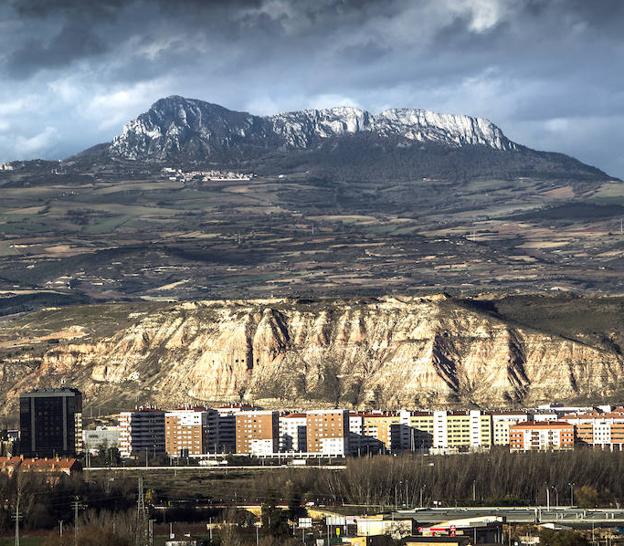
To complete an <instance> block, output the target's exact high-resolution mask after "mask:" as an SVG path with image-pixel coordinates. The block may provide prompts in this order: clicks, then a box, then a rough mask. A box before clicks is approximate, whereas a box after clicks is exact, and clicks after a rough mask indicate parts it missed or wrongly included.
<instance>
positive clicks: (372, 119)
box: [110, 96, 519, 160]
mask: <svg viewBox="0 0 624 546" xmlns="http://www.w3.org/2000/svg"><path fill="white" fill-rule="evenodd" d="M358 133H366V134H370V135H374V136H376V137H379V138H382V139H386V138H387V137H395V138H398V139H400V140H401V139H402V140H405V141H407V142H410V141H416V142H431V143H436V144H441V145H443V146H448V147H451V148H458V147H461V146H465V145H481V146H485V147H487V148H491V149H494V150H506V151H510V150H517V149H519V146H518V145H516V144H514V143H513V142H511V141H510V140H508V139H507V138H506V137H505V135H504V134H503V132H502V131H501V130H500V129H499V128H498V127H496V125H494V124H493V123H491V122H490V121H488V120H485V119H482V118H475V117H470V116H465V115H453V114H438V113H435V112H429V111H426V110H420V109H413V108H401V109H392V110H386V111H384V112H381V113H380V114H372V113H370V112H367V111H365V110H362V109H360V108H352V107H336V108H326V109H322V110H301V111H296V112H287V113H283V114H276V115H274V116H265V117H262V116H255V115H252V114H248V113H246V112H236V111H232V110H228V109H227V108H223V107H222V106H219V105H216V104H211V103H208V102H204V101H201V100H196V99H186V98H183V97H177V96H173V97H167V98H164V99H160V100H159V101H157V102H156V103H154V104H153V105H152V106H151V108H150V109H149V110H148V111H147V112H145V113H144V114H141V115H140V116H139V117H138V118H136V119H134V120H132V121H130V122H128V123H127V124H126V125H125V126H124V128H123V131H122V133H121V134H120V135H119V136H117V137H115V139H114V140H113V142H112V144H111V146H110V152H111V153H112V155H113V156H117V157H121V158H124V159H130V160H136V159H143V160H146V159H150V160H166V159H172V158H175V157H179V156H184V157H187V158H195V159H198V158H204V159H205V158H206V157H213V158H219V157H221V156H225V155H228V156H236V155H240V154H244V155H246V156H249V155H250V154H251V155H253V154H254V153H255V154H257V153H260V152H263V151H264V152H267V151H271V150H273V151H274V150H277V149H300V150H302V149H308V148H313V147H315V146H317V145H319V144H320V143H322V142H323V141H327V140H328V139H331V138H335V137H341V136H345V135H355V134H358Z"/></svg>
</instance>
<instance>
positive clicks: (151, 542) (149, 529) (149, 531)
mask: <svg viewBox="0 0 624 546" xmlns="http://www.w3.org/2000/svg"><path fill="white" fill-rule="evenodd" d="M155 521H156V520H155V519H150V520H149V521H148V527H147V539H148V540H147V542H148V544H149V546H154V522H155Z"/></svg>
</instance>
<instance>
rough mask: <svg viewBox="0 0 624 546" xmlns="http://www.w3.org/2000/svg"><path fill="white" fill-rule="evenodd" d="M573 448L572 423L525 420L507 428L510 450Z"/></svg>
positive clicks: (559, 449)
mask: <svg viewBox="0 0 624 546" xmlns="http://www.w3.org/2000/svg"><path fill="white" fill-rule="evenodd" d="M569 449H574V425H572V424H571V423H566V422H563V421H540V422H537V421H527V422H524V423H518V424H516V425H512V426H511V427H510V428H509V450H510V451H561V450H569Z"/></svg>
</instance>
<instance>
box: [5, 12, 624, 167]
mask: <svg viewBox="0 0 624 546" xmlns="http://www.w3.org/2000/svg"><path fill="white" fill-rule="evenodd" d="M623 27H624V2H622V1H620V0H593V1H588V0H385V1H383V2H382V1H379V0H312V1H308V0H221V1H206V0H175V1H174V0H98V1H87V0H10V2H9V3H8V4H5V5H4V6H2V5H0V81H1V82H2V83H0V160H3V159H8V158H10V157H12V156H14V155H16V154H17V155H27V154H33V153H35V152H37V153H40V154H43V155H48V156H51V155H53V154H59V155H66V154H68V153H71V152H74V151H77V150H79V149H80V148H84V147H86V146H87V145H89V144H92V143H93V142H97V141H102V140H107V139H109V138H110V137H111V136H112V135H113V134H115V133H116V132H118V131H119V128H120V126H121V124H122V123H123V122H124V121H125V120H126V119H127V118H129V117H132V116H134V115H136V114H138V113H139V112H141V111H143V110H144V109H146V108H147V107H148V106H149V104H151V103H152V102H153V101H154V100H156V99H157V98H159V97H160V96H162V95H167V94H174V93H175V94H182V95H187V96H194V97H198V98H204V99H206V100H211V101H213V102H220V103H222V104H224V105H225V106H229V107H231V108H239V109H246V110H252V111H258V112H262V113H264V112H272V111H276V110H282V109H294V108H301V107H310V106H312V107H314V106H323V105H328V104H333V103H337V104H358V105H361V106H363V107H367V108H370V109H372V110H379V109H381V108H384V107H388V106H417V107H424V108H430V109H437V110H449V111H454V112H465V113H469V114H476V115H482V116H486V117H489V118H491V119H493V120H494V121H495V122H497V123H499V124H500V125H501V126H502V128H503V129H504V130H505V131H506V132H507V133H508V134H509V136H510V137H512V138H515V139H516V140H518V141H521V142H522V143H525V144H527V145H529V146H533V147H537V148H547V149H554V150H558V151H563V152H567V153H570V154H573V155H576V156H579V157H580V158H581V159H583V160H585V161H589V162H592V163H595V164H598V165H599V166H601V167H603V168H605V169H607V170H610V171H611V172H613V173H614V174H619V175H620V176H624V158H623V157H622V152H621V151H620V150H622V149H624V146H623V145H622V144H623V142H622V141H623V140H624V129H622V127H623V126H624V124H623V121H624V92H623V91H621V90H622V89H624V75H623V74H622V70H621V66H623V65H624V62H623V61H624V38H622V36H621V34H622V33H621V29H622V28H623ZM16 97H17V98H16ZM24 113H28V121H27V122H26V121H24V118H23V114H24ZM20 116H22V117H20ZM14 131H20V132H21V134H20V138H21V140H20V139H16V138H15V137H14V135H13V133H12V132H14Z"/></svg>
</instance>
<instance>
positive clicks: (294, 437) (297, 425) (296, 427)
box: [279, 413, 307, 452]
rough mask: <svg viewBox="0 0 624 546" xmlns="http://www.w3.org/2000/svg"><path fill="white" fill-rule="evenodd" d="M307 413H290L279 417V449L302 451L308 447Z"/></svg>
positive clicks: (282, 450)
mask: <svg viewBox="0 0 624 546" xmlns="http://www.w3.org/2000/svg"><path fill="white" fill-rule="evenodd" d="M306 423H307V420H306V414H305V413H288V414H286V415H280V418H279V450H280V451H281V452H301V451H305V450H306V449H307V433H306Z"/></svg>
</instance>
